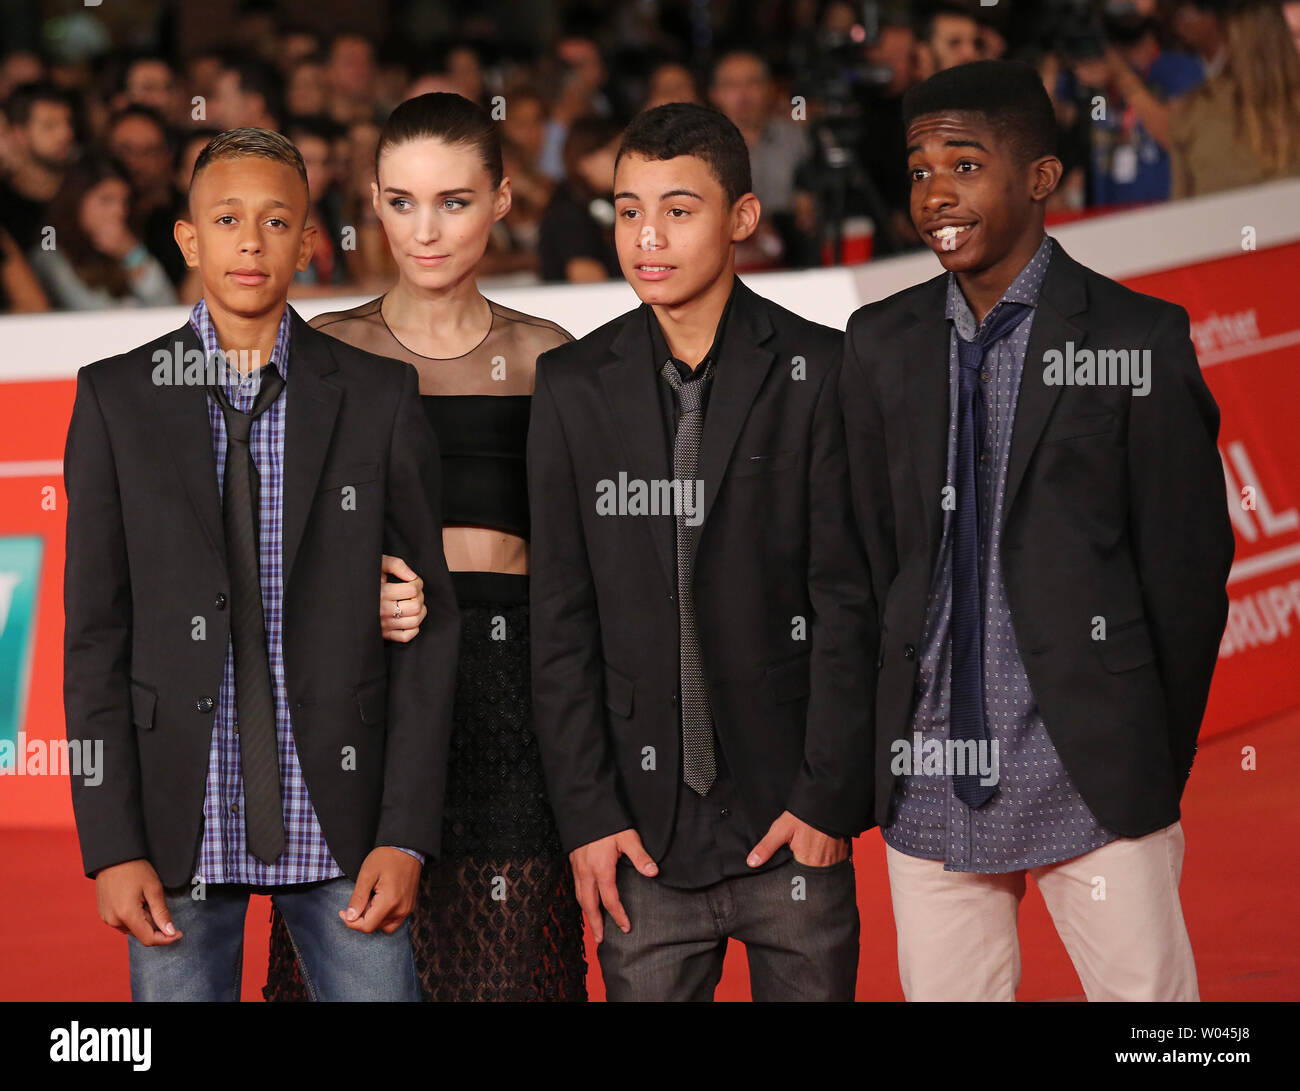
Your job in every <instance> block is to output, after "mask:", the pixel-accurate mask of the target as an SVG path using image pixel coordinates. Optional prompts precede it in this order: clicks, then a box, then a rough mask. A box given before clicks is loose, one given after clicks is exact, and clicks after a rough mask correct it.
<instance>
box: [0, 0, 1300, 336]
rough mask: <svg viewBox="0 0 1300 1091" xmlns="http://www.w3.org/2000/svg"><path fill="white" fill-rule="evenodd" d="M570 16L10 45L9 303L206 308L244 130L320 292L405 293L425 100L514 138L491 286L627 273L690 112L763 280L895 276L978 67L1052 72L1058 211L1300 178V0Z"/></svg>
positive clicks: (797, 4)
mask: <svg viewBox="0 0 1300 1091" xmlns="http://www.w3.org/2000/svg"><path fill="white" fill-rule="evenodd" d="M399 7H400V6H399ZM549 7H554V8H555V9H557V10H556V12H555V13H554V14H555V18H554V19H553V21H552V22H553V33H551V34H550V35H549V36H548V37H547V38H546V39H545V40H542V41H531V42H527V43H523V44H521V43H519V42H518V41H515V40H514V38H513V36H512V34H511V28H510V27H509V26H508V25H505V24H506V22H507V21H506V20H501V21H500V22H499V23H498V22H494V20H492V19H491V18H485V17H484V16H483V14H482V13H480V14H478V15H477V16H476V17H474V18H472V19H467V21H466V29H465V33H464V34H463V35H459V36H456V37H452V38H447V39H442V40H440V41H437V42H433V43H425V42H415V41H412V40H409V39H410V36H409V35H408V34H407V33H406V32H405V28H403V27H401V26H393V27H387V28H385V32H384V33H382V34H380V33H375V34H370V33H366V32H363V31H362V30H359V29H357V28H355V27H351V28H347V29H337V30H335V29H330V30H326V29H323V28H320V27H312V26H304V25H299V24H293V23H289V22H286V21H283V20H282V19H281V18H280V17H279V16H278V15H277V10H276V8H275V5H274V4H270V3H267V2H265V0H253V2H249V3H245V4H244V6H243V7H242V8H241V9H240V14H239V16H238V18H236V19H235V20H234V22H233V23H232V25H231V26H230V33H229V44H228V45H225V46H223V47H221V48H203V49H199V50H186V49H184V48H183V46H181V45H179V44H178V43H175V42H167V41H158V42H156V43H155V44H154V46H153V47H152V48H148V49H143V50H142V49H139V48H131V49H128V48H125V47H116V46H114V44H113V43H112V42H111V40H106V38H105V37H104V36H103V35H100V36H96V35H84V36H82V39H81V40H82V41H83V42H88V43H90V44H88V45H83V48H82V49H81V51H80V52H77V51H75V50H71V51H70V49H69V47H68V46H67V44H66V42H65V43H64V44H63V45H62V46H60V47H58V48H55V47H53V46H51V45H50V44H49V43H37V44H36V45H34V46H33V48H24V49H14V50H11V51H10V52H8V53H6V54H5V55H3V56H2V57H0V310H5V311H10V312H18V311H38V310H46V309H51V308H53V309H88V308H99V307H112V306H133V305H134V306H151V305H162V304H168V303H176V302H192V301H193V300H195V299H197V298H198V295H199V294H200V292H201V287H200V285H199V284H198V283H197V281H196V279H195V275H194V271H193V270H190V269H188V268H187V267H186V265H185V263H184V261H183V260H182V258H181V255H180V252H179V250H178V249H177V247H176V244H175V242H174V241H173V237H172V225H173V223H174V222H175V219H176V218H177V217H178V216H183V215H185V202H186V192H187V189H188V186H189V178H190V173H191V171H192V169H193V164H194V161H195V158H196V157H197V156H198V154H199V152H200V150H201V149H202V148H203V146H204V144H205V143H206V142H207V141H208V140H209V139H211V137H212V136H213V135H215V134H216V133H217V132H220V131H222V130H224V129H228V128H234V127H237V126H244V125H255V126H263V127H266V128H272V129H276V130H279V131H281V132H283V133H285V134H286V135H287V136H288V137H289V138H290V139H292V140H293V142H294V143H295V144H296V145H297V146H298V148H299V149H300V150H301V152H302V154H303V158H304V161H305V163H306V166H307V173H308V182H309V190H310V193H311V199H312V205H311V215H312V217H313V218H314V220H315V221H316V222H317V223H318V225H319V226H320V227H321V228H322V230H319V231H318V232H317V235H316V237H317V240H318V244H317V248H316V251H315V253H314V254H313V255H312V258H311V262H310V265H309V266H308V268H307V269H306V270H305V271H304V272H302V273H300V274H299V275H298V278H297V283H296V284H295V289H294V292H295V294H296V295H310V294H325V293H335V294H338V293H352V294H356V293H364V292H371V291H376V290H382V288H383V287H385V286H386V285H387V284H388V283H389V282H390V280H391V265H390V258H389V255H388V247H387V245H386V243H385V241H384V239H383V237H382V235H381V228H380V226H379V221H378V218H377V216H376V215H375V213H374V211H373V209H372V207H371V189H370V186H371V182H372V181H373V177H374V167H373V164H374V150H375V145H376V141H377V139H378V134H379V128H380V126H381V125H382V123H383V121H384V119H385V117H386V116H387V115H388V113H389V111H391V110H392V109H393V107H394V106H396V105H397V104H398V103H399V102H401V101H403V100H404V99H406V98H409V97H411V96H413V95H418V94H422V93H424V92H427V91H454V92H456V93H459V94H462V95H464V96H466V97H467V98H470V99H473V100H474V101H476V102H478V103H480V104H482V105H483V106H484V107H485V108H486V109H488V110H489V111H491V113H492V116H493V118H494V119H495V120H497V121H498V123H499V126H500V133H501V139H502V144H503V149H504V155H505V166H506V174H507V175H508V176H509V178H510V179H511V187H512V193H513V206H512V208H511V211H510V213H509V214H508V215H507V216H506V217H505V218H504V219H503V220H502V221H501V222H500V223H498V224H497V225H496V233H495V234H494V237H493V239H492V244H491V247H490V249H489V251H488V253H487V255H486V256H485V258H484V264H483V266H482V267H481V269H480V272H481V273H482V274H483V275H484V276H485V277H493V276H498V277H511V278H516V279H519V280H538V279H540V280H544V281H570V282H579V281H598V280H604V279H607V278H614V277H617V276H618V275H619V271H618V264H617V260H616V258H615V255H614V249H613V241H612V235H613V221H614V216H613V204H612V202H611V192H612V180H613V163H614V156H615V153H616V150H617V147H618V142H619V138H620V134H621V132H622V129H623V126H624V125H625V124H626V122H627V120H628V118H629V117H631V116H632V114H634V113H635V112H636V111H638V110H640V109H644V108H646V107H650V106H655V105H659V104H661V103H665V102H673V101H697V102H707V103H712V104H713V105H715V106H716V107H717V108H718V109H720V110H722V111H723V112H724V113H726V114H727V116H728V117H729V118H731V120H732V121H733V122H734V123H735V124H736V126H737V127H738V128H739V129H740V131H741V133H742V134H743V135H744V137H745V140H746V142H747V143H748V145H749V148H750V154H751V159H752V167H753V179H754V192H755V193H756V194H757V195H758V197H759V200H760V202H761V204H762V209H763V221H762V228H761V230H760V231H758V232H756V233H755V235H754V236H753V237H752V238H751V239H749V240H747V241H746V243H745V244H743V246H742V247H741V249H740V251H739V253H738V268H739V269H741V270H742V271H746V270H754V269H765V268H781V267H786V268H790V267H796V268H797V267H806V266H811V265H818V264H826V263H833V262H836V261H840V260H845V259H846V258H847V257H848V256H849V255H855V256H857V257H861V256H863V255H864V251H863V249H862V246H861V245H860V244H861V243H862V242H863V238H862V236H864V235H865V236H866V237H867V238H868V239H869V246H868V247H867V252H870V253H872V254H874V255H875V256H882V255H887V254H890V253H895V252H898V251H901V250H906V249H909V248H911V247H913V246H916V245H918V241H917V239H916V237H915V232H914V231H913V229H912V228H911V223H910V218H909V216H908V213H907V202H908V189H909V182H908V178H907V171H906V153H905V148H904V134H903V130H902V122H901V112H900V105H901V99H902V96H903V94H904V93H905V92H906V91H907V89H908V88H909V87H911V86H913V85H914V84H915V83H917V82H919V81H920V80H923V79H925V78H926V77H927V76H929V75H931V74H932V73H934V72H936V71H938V70H940V69H943V68H948V67H951V66H953V65H958V64H964V63H967V62H969V61H973V60H976V59H980V58H988V57H1010V58H1013V59H1021V60H1024V61H1025V62H1027V63H1029V64H1032V65H1034V66H1035V67H1036V68H1037V70H1038V71H1039V73H1040V74H1041V75H1042V78H1043V81H1044V84H1045V86H1046V88H1047V90H1048V92H1049V94H1050V95H1051V97H1052V100H1053V102H1054V103H1055V105H1056V110H1057V116H1058V120H1059V126H1060V129H1059V141H1058V154H1059V155H1060V157H1061V159H1062V161H1063V163H1064V166H1065V173H1064V178H1063V182H1062V185H1061V187H1060V188H1059V190H1058V191H1057V193H1056V194H1055V195H1054V197H1053V198H1052V202H1053V206H1052V211H1053V214H1054V215H1056V216H1057V217H1058V218H1059V217H1068V216H1071V215H1083V214H1088V213H1089V212H1091V211H1093V210H1105V209H1110V208H1123V207H1131V206H1133V205H1137V204H1142V203H1148V202H1155V201H1163V200H1167V199H1170V198H1183V197H1191V196H1196V195H1200V194H1205V193H1212V192H1215V191H1218V190H1222V189H1228V188H1232V187H1237V186H1243V185H1249V184H1252V183H1256V182H1261V181H1266V180H1270V179H1274V178H1282V177H1288V176H1293V175H1297V174H1300V2H1289V3H1270V2H1263V0H1200V2H1185V0H1045V2H1033V3H1030V2H1027V0H1010V2H1008V0H1003V2H1001V3H997V4H995V5H991V6H980V5H979V4H978V3H977V2H969V3H949V2H942V3H932V2H926V3H890V2H882V3H861V2H859V3H850V2H848V0H821V2H818V0H783V2H780V0H772V2H765V3H722V2H719V3H715V4H698V3H693V4H687V3H681V2H679V3H671V2H667V0H665V2H663V3H637V4H631V3H614V2H610V3H607V4H590V3H589V4H585V5H582V6H581V7H578V6H575V5H565V4H561V3H556V4H553V5H548V8H549ZM94 11H95V8H93V7H88V8H87V9H86V13H87V14H85V15H83V16H81V18H83V19H93V18H94V16H93V13H94ZM96 43H98V44H96ZM854 241H856V242H857V243H858V244H859V245H858V247H857V249H853V248H852V247H851V246H850V244H851V243H852V242H854Z"/></svg>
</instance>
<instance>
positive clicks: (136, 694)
mask: <svg viewBox="0 0 1300 1091" xmlns="http://www.w3.org/2000/svg"><path fill="white" fill-rule="evenodd" d="M157 704H158V695H157V694H156V693H155V692H154V691H153V689H152V688H151V687H150V686H146V685H145V684H144V683H143V682H137V681H136V680H135V679H134V678H132V679H131V722H132V723H133V724H135V726H136V727H139V728H142V729H143V730H145V731H151V730H153V718H154V710H155V708H156V707H157Z"/></svg>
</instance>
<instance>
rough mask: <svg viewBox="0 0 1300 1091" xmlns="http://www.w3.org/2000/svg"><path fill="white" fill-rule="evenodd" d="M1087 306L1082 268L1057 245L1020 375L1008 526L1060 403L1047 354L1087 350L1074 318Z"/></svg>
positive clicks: (1084, 332)
mask: <svg viewBox="0 0 1300 1091" xmlns="http://www.w3.org/2000/svg"><path fill="white" fill-rule="evenodd" d="M1087 306H1088V291H1087V287H1086V285H1085V283H1084V278H1083V267H1082V266H1081V265H1079V263H1078V262H1076V261H1075V260H1074V259H1073V258H1071V257H1070V256H1069V255H1068V254H1066V252H1065V250H1064V249H1062V247H1061V244H1060V243H1059V242H1056V241H1055V240H1053V243H1052V258H1051V260H1050V261H1049V262H1048V264H1047V272H1046V274H1044V276H1043V286H1042V288H1041V289H1040V290H1039V293H1038V306H1037V308H1036V309H1035V312H1034V325H1033V328H1032V329H1031V330H1030V331H1029V344H1028V346H1027V347H1026V349H1025V364H1024V368H1023V369H1022V370H1021V375H1020V393H1019V395H1018V396H1017V398H1016V419H1015V423H1014V424H1013V425H1012V429H1011V453H1010V455H1009V457H1008V460H1007V490H1006V499H1005V501H1004V502H1003V507H1002V525H1003V526H1004V527H1005V526H1006V522H1007V516H1008V515H1009V514H1010V512H1011V507H1012V505H1013V504H1014V503H1015V500H1016V493H1017V492H1018V491H1019V489H1020V485H1021V483H1022V482H1023V481H1024V477H1025V470H1026V469H1027V468H1028V466H1029V459H1030V457H1031V456H1032V455H1033V453H1034V448H1035V447H1037V446H1038V440H1039V437H1040V436H1042V434H1043V429H1044V428H1045V427H1046V426H1047V419H1048V417H1050V416H1051V414H1052V408H1053V406H1055V405H1056V400H1057V398H1059V397H1060V396H1061V388H1060V386H1058V385H1053V386H1048V384H1047V383H1045V382H1043V372H1042V362H1043V353H1044V352H1047V351H1048V350H1050V349H1058V350H1059V351H1062V352H1064V351H1065V343H1066V342H1067V341H1072V342H1073V343H1074V346H1075V348H1076V349H1077V348H1080V347H1081V346H1082V345H1083V343H1084V341H1085V339H1086V338H1087V336H1088V331H1087V330H1086V329H1084V328H1083V327H1082V326H1079V325H1078V324H1077V323H1075V322H1073V321H1071V318H1072V316H1073V315H1077V314H1079V313H1080V312H1082V311H1084V310H1086V309H1087Z"/></svg>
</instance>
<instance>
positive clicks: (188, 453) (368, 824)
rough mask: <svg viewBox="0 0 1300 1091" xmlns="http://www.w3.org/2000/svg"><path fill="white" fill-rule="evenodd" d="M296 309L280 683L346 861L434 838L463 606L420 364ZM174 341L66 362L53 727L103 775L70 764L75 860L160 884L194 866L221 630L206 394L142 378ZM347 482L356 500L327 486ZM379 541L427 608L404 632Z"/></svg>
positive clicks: (354, 868)
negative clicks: (391, 604)
mask: <svg viewBox="0 0 1300 1091" xmlns="http://www.w3.org/2000/svg"><path fill="white" fill-rule="evenodd" d="M291 313H292V322H293V328H292V334H291V341H290V349H289V351H290V366H289V370H288V378H287V383H288V387H287V390H288V395H289V401H288V408H287V413H288V416H287V418H286V421H285V451H284V477H285V484H284V513H283V515H284V586H285V591H284V630H283V640H284V670H285V684H286V687H287V689H288V698H289V703H290V707H291V709H292V718H293V732H294V741H295V743H296V746H297V750H298V759H299V762H300V764H301V766H302V772H303V777H304V779H305V781H306V784H307V789H308V791H309V793H310V795H311V801H312V804H313V806H314V807H315V810H316V815H317V817H318V818H319V820H320V824H321V829H322V830H323V832H324V834H325V839H326V841H327V843H328V844H329V848H330V852H331V853H332V854H333V855H334V858H335V859H336V860H337V861H338V863H339V866H340V867H342V868H343V870H344V871H345V872H347V874H348V875H349V876H351V877H352V878H355V877H356V875H357V872H358V870H359V869H360V866H361V862H362V860H363V859H364V858H365V856H366V854H367V853H368V852H369V851H370V850H371V849H372V848H374V847H375V846H377V845H398V846H402V847H405V848H412V849H417V850H420V851H422V852H426V853H429V854H436V853H437V851H438V848H439V835H440V821H441V809H442V796H443V785H444V780H445V767H446V755H447V745H448V738H449V733H450V725H451V703H452V692H453V685H454V674H455V663H456V654H457V645H458V640H459V632H460V629H459V615H458V613H457V610H456V602H455V599H454V597H453V594H452V590H451V580H450V577H449V576H448V574H447V567H446V561H445V560H444V558H443V553H442V528H441V522H440V516H439V511H440V508H439V495H440V493H439V490H440V469H439V463H438V451H437V443H436V440H435V438H434V436H433V433H432V431H431V430H430V428H429V425H428V423H427V420H426V418H425V416H424V413H423V411H422V410H421V408H420V404H419V393H418V386H417V378H416V373H415V369H414V368H412V367H411V366H410V365H409V364H403V363H399V362H397V361H394V360H388V359H384V358H382V357H379V356H374V355H371V354H370V353H367V352H362V351H360V350H359V349H355V348H352V347H350V346H349V345H345V344H343V343H342V342H340V341H336V340H334V339H333V338H331V337H328V336H326V335H325V334H322V333H318V332H317V331H316V330H313V329H312V328H311V327H310V326H308V325H307V323H306V322H304V321H303V320H302V319H301V318H300V317H299V316H298V315H297V314H296V313H294V312H291ZM177 342H180V343H181V344H182V345H183V346H184V349H185V350H191V349H195V350H199V349H201V346H200V343H199V339H198V338H197V337H196V336H195V334H194V331H193V330H192V329H191V328H190V325H189V323H188V322H187V323H186V324H185V325H184V326H183V327H182V328H181V329H179V330H176V331H175V332H173V333H169V334H167V335H166V336H165V337H160V338H159V339H158V340H157V341H154V342H153V343H151V344H148V345H145V346H143V347H142V348H137V349H134V350H132V351H131V352H127V353H124V354H123V355H121V356H116V357H112V358H111V359H106V360H100V361H99V362H98V363H94V364H90V365H89V366H87V367H83V368H82V369H81V370H80V371H79V372H78V374H77V398H76V404H75V406H74V408H73V411H72V424H71V426H70V428H69V430H68V442H67V450H66V453H65V455H64V480H65V484H66V487H67V493H68V539H67V566H66V569H65V572H64V607H65V622H64V707H65V710H66V714H67V730H68V738H69V739H102V740H103V744H104V767H105V770H104V777H103V783H102V784H99V785H98V786H95V787H91V786H86V785H83V784H82V783H81V778H78V777H73V778H72V801H73V806H74V809H75V811H76V818H77V829H78V832H79V833H80V836H81V851H82V858H83V863H84V865H85V870H86V873H87V874H88V875H93V874H94V873H95V872H96V871H98V870H99V869H100V868H103V867H107V866H109V865H111V864H117V863H121V862H122V861H125V860H132V859H137V858H144V859H147V860H149V861H150V862H151V863H152V864H153V865H154V867H155V868H156V869H157V871H158V874H159V876H160V878H161V879H162V882H163V885H164V886H177V885H181V884H184V883H188V882H189V880H190V878H191V877H192V875H193V868H194V863H195V854H196V850H197V848H198V845H199V841H200V838H201V836H202V827H203V795H204V782H205V778H206V774H207V768H208V746H209V742H210V739H211V735H212V727H213V716H214V711H213V706H214V703H215V701H216V697H217V692H218V690H219V688H220V685H221V671H222V663H223V660H224V657H225V654H226V645H227V640H228V638H229V634H230V611H229V609H228V608H227V607H226V599H227V596H228V595H229V593H230V581H229V578H228V576H227V573H226V568H225V538H224V533H223V527H222V516H221V503H220V499H219V494H218V491H217V477H216V475H217V469H216V463H215V460H214V458H213V453H212V433H211V429H210V426H209V423H208V409H207V396H206V392H205V390H204V389H203V388H202V387H201V386H193V385H191V386H184V385H171V386H168V385H156V384H155V383H154V382H153V379H152V372H153V368H154V363H153V359H152V358H153V353H154V352H155V351H156V350H160V349H161V350H166V351H168V352H169V353H170V351H171V350H172V347H173V346H174V345H175V344H176V343H177ZM348 485H351V486H353V487H354V488H355V490H356V492H355V502H356V506H355V510H344V506H343V503H342V499H341V497H342V493H341V490H342V488H343V487H344V486H348ZM385 551H387V552H389V553H393V554H400V555H401V556H402V557H404V558H405V559H406V561H407V563H409V564H410V565H411V567H412V568H413V569H414V570H415V571H417V572H419V573H420V575H421V576H423V577H424V581H425V582H424V594H425V598H426V601H427V604H428V608H429V616H428V619H427V620H426V621H425V623H424V625H423V626H422V627H421V631H420V635H419V636H418V637H416V639H415V640H413V641H411V642H409V643H406V644H396V643H389V642H386V641H384V640H383V639H382V637H381V636H380V629H379V618H378V611H377V608H376V602H377V591H378V587H379V578H380V577H379V563H380V555H381V553H383V552H385ZM199 618H202V619H204V622H205V625H206V637H205V639H202V640H196V639H192V633H193V631H194V629H195V626H196V623H197V620H196V619H199ZM205 699H210V700H205ZM345 747H353V748H354V750H355V760H354V762H353V763H351V764H354V765H355V769H345V768H344V766H345V762H344V753H343V752H344V748H345Z"/></svg>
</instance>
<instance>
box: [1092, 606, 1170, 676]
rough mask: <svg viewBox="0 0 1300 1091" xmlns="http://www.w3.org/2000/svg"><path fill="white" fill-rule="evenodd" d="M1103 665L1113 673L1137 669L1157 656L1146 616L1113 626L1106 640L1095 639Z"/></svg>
mask: <svg viewBox="0 0 1300 1091" xmlns="http://www.w3.org/2000/svg"><path fill="white" fill-rule="evenodd" d="M1094 643H1095V644H1096V647H1097V654H1098V655H1099V656H1100V657H1101V662H1102V665H1103V666H1105V668H1106V669H1107V670H1108V671H1110V672H1111V673H1112V674H1119V673H1120V672H1122V671H1131V670H1136V669H1137V668H1138V667H1141V666H1144V665H1146V664H1147V663H1150V662H1152V661H1153V660H1154V659H1155V657H1156V651H1155V648H1154V647H1153V646H1152V644H1151V633H1150V632H1149V631H1148V629H1147V623H1146V618H1137V619H1136V620H1134V621H1125V622H1122V623H1121V624H1119V625H1117V626H1113V627H1112V628H1111V630H1110V631H1109V632H1108V633H1107V634H1106V639H1105V640H1098V641H1094Z"/></svg>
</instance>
